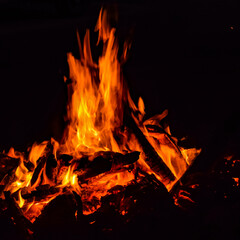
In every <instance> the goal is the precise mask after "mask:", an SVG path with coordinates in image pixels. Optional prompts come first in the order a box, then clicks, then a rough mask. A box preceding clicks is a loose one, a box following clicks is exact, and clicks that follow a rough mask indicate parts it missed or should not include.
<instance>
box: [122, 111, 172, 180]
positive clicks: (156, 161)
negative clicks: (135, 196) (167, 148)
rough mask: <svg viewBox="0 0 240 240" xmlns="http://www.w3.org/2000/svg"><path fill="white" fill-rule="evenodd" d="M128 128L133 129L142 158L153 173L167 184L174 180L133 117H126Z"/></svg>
mask: <svg viewBox="0 0 240 240" xmlns="http://www.w3.org/2000/svg"><path fill="white" fill-rule="evenodd" d="M126 121H127V124H128V125H129V128H130V129H131V130H132V131H133V133H134V135H135V136H136V138H137V140H138V143H139V144H140V146H141V148H142V150H143V154H144V160H145V162H146V163H147V164H148V165H149V167H150V168H151V169H152V171H153V172H154V173H156V174H157V175H158V176H160V177H161V181H162V182H163V183H164V184H165V185H167V184H169V183H171V182H172V181H174V180H175V176H174V174H173V173H172V172H171V170H170V169H169V168H168V167H167V165H166V164H165V163H164V161H163V160H162V159H161V157H160V156H159V155H158V153H157V152H156V151H155V149H154V148H153V147H152V145H151V144H150V143H149V142H148V140H147V139H146V137H145V136H144V134H143V133H142V131H141V130H140V129H139V127H138V126H137V124H136V122H135V121H134V119H133V118H132V117H131V116H129V114H128V117H127V119H126Z"/></svg>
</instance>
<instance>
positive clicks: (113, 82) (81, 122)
mask: <svg viewBox="0 0 240 240" xmlns="http://www.w3.org/2000/svg"><path fill="white" fill-rule="evenodd" d="M101 16H102V14H100V16H99V20H98V24H97V27H96V29H97V30H99V39H103V41H104V51H103V54H102V56H101V57H100V58H99V62H98V65H96V64H95V63H93V60H92V57H91V50H90V47H89V46H90V43H89V32H88V31H87V33H86V35H85V39H84V50H83V52H84V56H83V59H80V60H77V59H75V58H74V57H73V56H72V54H68V63H69V69H70V79H71V80H72V85H71V88H72V91H73V94H72V99H71V102H70V104H69V106H68V118H69V119H70V125H69V128H68V133H67V139H66V142H65V149H64V151H66V152H68V153H73V154H77V153H78V152H95V151H100V150H103V151H106V150H112V151H117V152H118V151H119V147H118V145H117V144H116V141H115V140H114V137H113V132H114V129H115V128H116V127H119V126H120V125H121V124H122V114H123V112H122V95H123V84H122V81H121V78H120V64H119V62H118V59H117V52H118V47H117V44H116V42H115V37H114V32H115V30H114V29H112V30H111V31H107V30H106V29H108V26H107V24H106V21H105V20H106V17H105V14H103V19H102V20H101Z"/></svg>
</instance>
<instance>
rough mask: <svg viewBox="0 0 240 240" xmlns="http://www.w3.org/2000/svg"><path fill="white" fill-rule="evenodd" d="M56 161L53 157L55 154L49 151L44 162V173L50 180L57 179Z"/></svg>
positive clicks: (54, 180)
mask: <svg viewBox="0 0 240 240" xmlns="http://www.w3.org/2000/svg"><path fill="white" fill-rule="evenodd" d="M57 166H58V163H57V160H56V159H55V156H54V155H53V154H52V153H51V154H50V155H49V156H48V158H47V162H46V175H47V177H48V179H50V180H51V181H52V182H56V181H57V173H58V169H57Z"/></svg>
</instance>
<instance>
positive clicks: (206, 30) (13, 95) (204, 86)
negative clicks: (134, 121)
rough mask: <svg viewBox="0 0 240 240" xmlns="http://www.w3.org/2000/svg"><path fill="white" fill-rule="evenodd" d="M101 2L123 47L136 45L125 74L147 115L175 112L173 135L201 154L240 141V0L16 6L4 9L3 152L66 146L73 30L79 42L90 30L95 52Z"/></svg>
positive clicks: (0, 40) (0, 53)
mask: <svg viewBox="0 0 240 240" xmlns="http://www.w3.org/2000/svg"><path fill="white" fill-rule="evenodd" d="M103 4H107V5H109V4H110V5H111V6H112V9H115V10H116V9H117V11H118V23H117V28H118V36H119V42H120V44H121V43H122V42H123V41H124V40H125V39H131V40H132V49H131V52H130V56H129V59H128V62H127V63H126V65H125V66H124V69H123V71H124V75H125V78H126V80H127V81H128V84H129V86H130V91H131V93H132V95H133V98H134V99H135V100H137V98H138V97H139V96H141V97H142V98H143V100H144V102H145V106H146V112H147V114H148V116H149V117H150V116H152V115H154V114H157V113H161V112H162V111H163V110H164V109H169V121H170V126H171V129H172V132H173V135H176V136H178V137H183V136H189V140H190V143H191V144H192V145H193V146H197V147H201V148H204V149H207V148H208V147H209V146H210V145H211V143H212V142H213V141H215V139H216V138H218V139H219V138H220V139H221V137H222V138H224V137H225V135H229V134H230V135H231V136H230V138H232V136H233V138H236V139H237V138H238V136H239V128H238V125H239V124H238V122H239V121H238V120H239V77H240V46H239V44H240V16H239V8H238V4H237V1H234V0H194V1H177V0H171V1H146V0H142V1H133V0H132V1H107V2H104V3H103V2H100V1H96V2H93V1H77V0H72V1H67V0H61V1H54V0H52V1H40V0H38V1H37V0H34V1H33V0H32V1H30V0H18V1H17V0H15V1H14V0H12V1H1V2H0V13H1V14H0V16H1V23H0V80H1V85H0V113H1V115H0V116H1V117H0V119H1V120H0V150H3V149H6V150H8V149H9V148H10V147H11V146H13V147H15V148H17V149H18V150H23V151H24V150H26V147H27V146H30V145H31V144H32V143H33V142H34V141H42V140H46V139H49V138H50V137H54V138H56V139H57V140H60V139H61V135H62V130H63V126H64V120H63V116H64V114H65V106H66V86H65V83H64V81H63V76H64V75H67V69H68V67H67V58H66V54H67V52H73V53H74V55H76V56H77V57H78V47H77V39H76V28H78V29H79V32H80V35H81V37H82V38H83V36H84V33H85V30H86V28H89V29H90V31H91V34H92V35H91V37H92V38H91V40H92V46H93V51H94V44H95V43H96V41H95V40H96V33H95V34H94V33H93V32H94V26H95V24H96V21H97V17H98V13H99V10H100V7H101V5H103ZM115 10H114V11H115ZM93 54H94V53H93ZM226 129H227V130H226ZM229 129H230V130H229ZM216 136H217V137H216Z"/></svg>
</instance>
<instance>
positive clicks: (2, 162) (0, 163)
mask: <svg viewBox="0 0 240 240" xmlns="http://www.w3.org/2000/svg"><path fill="white" fill-rule="evenodd" d="M19 162H20V159H19V158H12V157H9V156H8V155H6V154H0V182H1V181H2V180H3V179H4V177H7V176H8V175H10V174H11V172H12V171H13V170H15V169H16V168H17V167H18V165H19ZM6 183H7V181H4V184H6Z"/></svg>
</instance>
